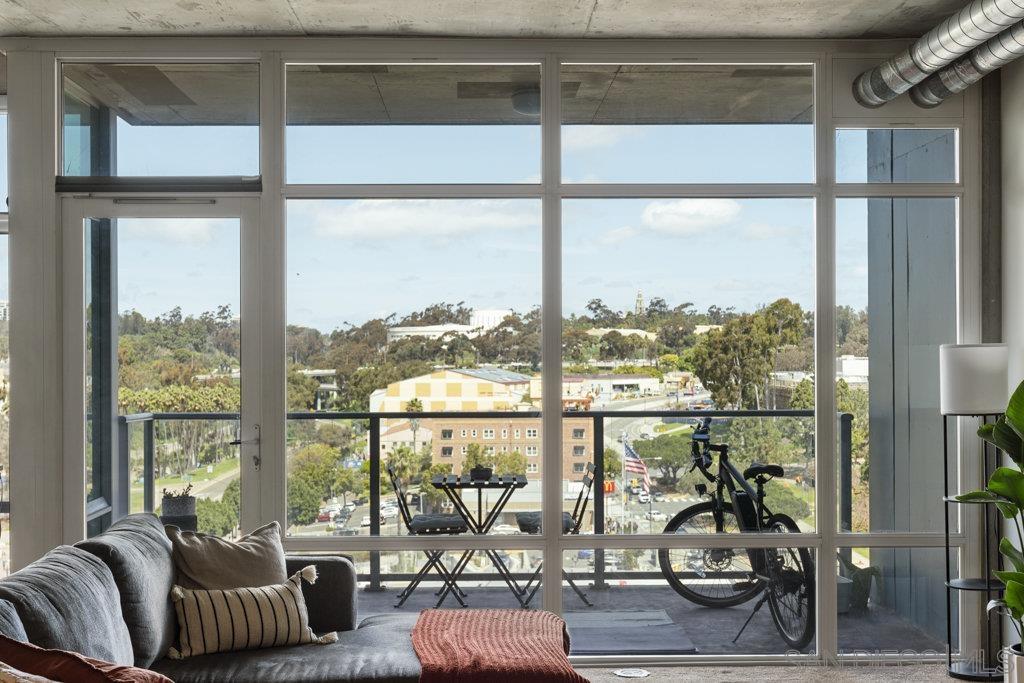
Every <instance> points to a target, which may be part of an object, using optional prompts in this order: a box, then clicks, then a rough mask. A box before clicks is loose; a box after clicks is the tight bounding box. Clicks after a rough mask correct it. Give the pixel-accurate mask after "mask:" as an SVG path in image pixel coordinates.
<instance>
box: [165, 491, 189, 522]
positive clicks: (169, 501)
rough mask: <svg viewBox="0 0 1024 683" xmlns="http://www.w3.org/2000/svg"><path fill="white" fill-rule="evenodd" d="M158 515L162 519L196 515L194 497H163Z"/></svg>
mask: <svg viewBox="0 0 1024 683" xmlns="http://www.w3.org/2000/svg"><path fill="white" fill-rule="evenodd" d="M160 514H161V515H162V516H164V517H188V516H189V515H194V514H196V497H195V496H164V498H163V500H162V501H161V503H160Z"/></svg>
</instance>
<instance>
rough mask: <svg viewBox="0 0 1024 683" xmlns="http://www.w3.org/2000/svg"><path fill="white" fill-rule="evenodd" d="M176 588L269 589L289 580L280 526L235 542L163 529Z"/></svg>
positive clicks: (273, 524)
mask: <svg viewBox="0 0 1024 683" xmlns="http://www.w3.org/2000/svg"><path fill="white" fill-rule="evenodd" d="M165 530H166V532H167V537H168V538H170V539H171V545H172V547H173V551H172V552H173V556H174V566H175V567H176V568H177V570H178V585H180V586H182V587H183V588H203V589H207V590H213V589H224V588H243V587H256V586H269V585H272V584H280V583H284V582H285V581H287V580H288V574H287V573H286V571H285V564H284V548H283V547H282V546H281V526H280V525H279V524H278V523H277V522H271V523H270V524H267V525H265V526H261V527H260V528H259V529H256V530H255V531H253V532H252V533H251V534H249V535H247V536H243V537H242V538H240V539H238V540H237V541H227V540H224V539H223V538H220V537H218V536H211V535H208V534H197V533H194V532H191V531H182V530H181V529H179V528H178V527H176V526H168V527H165Z"/></svg>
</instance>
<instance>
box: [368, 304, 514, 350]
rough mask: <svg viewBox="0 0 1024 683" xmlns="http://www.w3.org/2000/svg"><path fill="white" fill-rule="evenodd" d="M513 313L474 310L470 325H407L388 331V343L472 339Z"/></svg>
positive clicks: (505, 310) (507, 310) (508, 311)
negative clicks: (413, 339)
mask: <svg viewBox="0 0 1024 683" xmlns="http://www.w3.org/2000/svg"><path fill="white" fill-rule="evenodd" d="M512 314H513V311H511V310H509V309H505V308H500V309H499V308H494V309H480V310H474V311H473V313H472V314H471V315H470V317H469V324H468V325H461V324H459V323H444V324H441V325H406V326H402V327H392V328H390V329H388V343H389V344H390V343H392V342H395V341H398V340H399V339H409V338H410V337H425V338H427V339H440V338H441V337H443V336H445V335H446V334H461V335H464V336H466V337H469V338H470V339H472V338H473V337H477V336H479V335H481V334H484V333H486V332H488V331H490V330H493V329H494V328H495V327H497V326H498V325H500V324H501V323H502V321H503V320H505V318H507V317H508V316H510V315H512Z"/></svg>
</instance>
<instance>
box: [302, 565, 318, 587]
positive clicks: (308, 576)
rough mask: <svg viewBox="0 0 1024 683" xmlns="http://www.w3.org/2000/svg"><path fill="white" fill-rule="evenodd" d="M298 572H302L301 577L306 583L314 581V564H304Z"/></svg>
mask: <svg viewBox="0 0 1024 683" xmlns="http://www.w3.org/2000/svg"><path fill="white" fill-rule="evenodd" d="M300 574H302V578H303V579H305V580H306V583H309V584H314V583H316V565H313V564H310V565H306V566H305V567H303V568H302V571H301V572H300Z"/></svg>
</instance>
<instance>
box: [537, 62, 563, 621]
mask: <svg viewBox="0 0 1024 683" xmlns="http://www.w3.org/2000/svg"><path fill="white" fill-rule="evenodd" d="M542 69H543V71H542V74H541V180H542V182H543V185H544V199H543V223H542V229H541V232H542V239H541V245H542V254H543V255H542V265H541V287H542V289H541V292H542V293H541V316H542V317H541V359H542V367H541V393H542V404H541V407H542V410H543V417H542V425H543V433H542V443H543V449H542V457H543V461H544V467H543V480H542V484H541V486H542V495H541V501H542V504H541V509H542V510H543V514H542V516H543V524H542V527H541V528H542V529H543V534H544V573H543V576H542V580H543V586H544V609H547V610H550V611H552V612H555V613H556V614H561V612H562V590H561V589H562V546H561V543H560V537H561V532H562V427H561V424H562V202H561V197H560V196H559V194H558V188H559V184H560V181H561V176H562V164H561V122H562V106H561V102H562V96H561V82H560V67H559V60H558V55H557V54H553V53H549V54H547V55H546V56H545V59H544V64H543V67H542Z"/></svg>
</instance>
